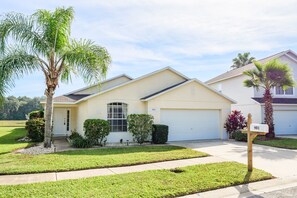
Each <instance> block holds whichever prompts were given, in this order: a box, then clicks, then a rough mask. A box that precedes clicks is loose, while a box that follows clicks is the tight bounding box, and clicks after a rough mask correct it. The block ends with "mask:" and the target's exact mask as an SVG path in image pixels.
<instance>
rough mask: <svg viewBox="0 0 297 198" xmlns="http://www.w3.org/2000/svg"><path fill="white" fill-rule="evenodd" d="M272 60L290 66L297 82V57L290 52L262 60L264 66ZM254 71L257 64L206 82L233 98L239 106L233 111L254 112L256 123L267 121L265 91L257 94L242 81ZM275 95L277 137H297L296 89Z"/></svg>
mask: <svg viewBox="0 0 297 198" xmlns="http://www.w3.org/2000/svg"><path fill="white" fill-rule="evenodd" d="M272 59H278V60H279V61H281V62H283V63H287V64H288V65H289V66H290V67H291V68H292V70H293V75H294V79H297V55H296V53H295V52H293V51H291V50H287V51H284V52H280V53H277V54H275V55H272V56H269V57H266V58H263V59H261V60H259V62H261V63H265V62H267V61H269V60H272ZM253 68H255V66H254V64H253V63H251V64H248V65H246V66H244V67H241V68H238V69H234V70H231V71H228V72H226V73H223V74H221V75H219V76H217V77H215V78H212V79H210V80H208V81H207V82H206V84H208V85H209V86H211V87H212V88H215V89H217V90H218V91H219V92H221V93H223V94H225V95H227V96H228V97H230V98H232V99H234V100H235V101H236V104H233V105H232V110H240V111H242V113H243V114H244V115H245V116H247V114H248V113H251V114H252V116H253V121H254V122H258V123H261V122H264V103H263V100H262V98H263V93H264V91H263V89H260V90H259V91H257V90H256V89H254V88H247V87H244V85H243V81H244V80H245V79H247V78H248V77H247V76H246V75H244V74H243V71H246V70H250V69H253ZM271 91H272V93H273V109H274V124H275V132H276V134H277V135H286V134H297V89H296V87H294V88H289V89H287V90H286V91H284V90H282V88H280V87H275V88H274V89H273V90H271Z"/></svg>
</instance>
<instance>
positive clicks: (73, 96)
mask: <svg viewBox="0 0 297 198" xmlns="http://www.w3.org/2000/svg"><path fill="white" fill-rule="evenodd" d="M89 95H90V94H69V95H63V96H57V97H55V98H54V102H76V101H78V100H80V99H82V98H84V97H87V96H89Z"/></svg>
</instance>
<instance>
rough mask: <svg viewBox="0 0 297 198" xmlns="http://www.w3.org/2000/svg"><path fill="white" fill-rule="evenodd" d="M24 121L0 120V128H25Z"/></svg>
mask: <svg viewBox="0 0 297 198" xmlns="http://www.w3.org/2000/svg"><path fill="white" fill-rule="evenodd" d="M25 125H26V120H0V127H25Z"/></svg>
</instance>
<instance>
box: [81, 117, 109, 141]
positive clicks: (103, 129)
mask: <svg viewBox="0 0 297 198" xmlns="http://www.w3.org/2000/svg"><path fill="white" fill-rule="evenodd" d="M84 129H85V136H86V138H87V139H89V140H91V141H93V143H94V144H99V145H101V146H102V145H103V144H102V143H103V141H104V140H105V139H106V136H108V134H109V132H110V126H109V122H108V121H106V120H101V119H87V120H86V121H85V122H84Z"/></svg>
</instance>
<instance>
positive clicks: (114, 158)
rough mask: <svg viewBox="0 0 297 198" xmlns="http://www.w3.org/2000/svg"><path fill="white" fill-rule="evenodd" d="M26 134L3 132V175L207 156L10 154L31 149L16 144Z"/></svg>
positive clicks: (166, 151)
mask: <svg viewBox="0 0 297 198" xmlns="http://www.w3.org/2000/svg"><path fill="white" fill-rule="evenodd" d="M24 134H25V131H24V129H21V128H9V129H8V128H7V127H5V128H4V127H3V128H0V142H1V144H0V153H1V154H0V174H20V173H37V172H54V171H70V170H81V169H89V168H103V167H116V166H127V165H135V164H144V163H151V162H160V161H168V160H176V159H186V158H194V157H204V156H207V154H205V153H201V152H198V151H194V150H191V149H186V148H183V147H177V146H144V147H125V148H104V149H85V150H74V151H66V152H59V153H53V154H44V155H24V154H14V153H10V152H9V151H12V150H14V149H16V148H21V147H25V146H27V144H24V143H16V140H15V139H16V138H17V137H20V136H23V135H24ZM2 138H3V139H2ZM7 152H8V153H7Z"/></svg>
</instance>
